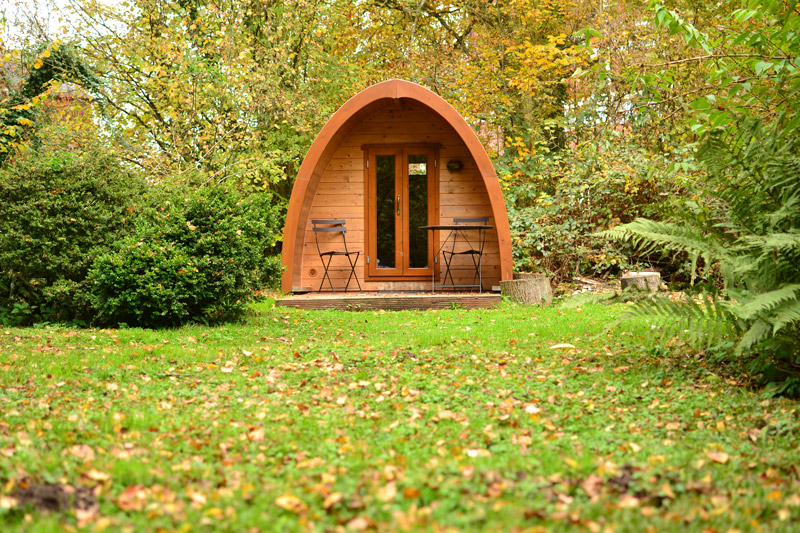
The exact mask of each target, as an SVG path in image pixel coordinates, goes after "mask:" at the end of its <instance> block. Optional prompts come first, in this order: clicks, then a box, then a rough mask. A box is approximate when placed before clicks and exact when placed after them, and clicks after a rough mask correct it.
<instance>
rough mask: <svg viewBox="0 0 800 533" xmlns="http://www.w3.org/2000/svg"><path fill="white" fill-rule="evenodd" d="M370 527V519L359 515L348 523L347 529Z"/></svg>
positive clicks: (360, 529) (361, 529) (358, 529)
mask: <svg viewBox="0 0 800 533" xmlns="http://www.w3.org/2000/svg"><path fill="white" fill-rule="evenodd" d="M368 527H369V521H368V520H367V519H366V518H364V517H363V516H357V517H355V518H353V519H352V520H350V521H349V522H348V523H347V529H349V530H351V531H364V530H365V529H367V528H368Z"/></svg>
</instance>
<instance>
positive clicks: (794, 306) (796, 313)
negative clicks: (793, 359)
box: [772, 299, 800, 335]
mask: <svg viewBox="0 0 800 533" xmlns="http://www.w3.org/2000/svg"><path fill="white" fill-rule="evenodd" d="M790 324H800V300H798V299H795V300H791V301H787V302H786V303H784V304H783V305H781V306H780V307H778V308H777V309H775V311H774V317H773V319H772V334H773V335H777V334H778V333H779V332H780V331H781V330H782V329H784V328H785V327H786V326H788V325H790Z"/></svg>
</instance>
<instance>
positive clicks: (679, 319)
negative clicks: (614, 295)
mask: <svg viewBox="0 0 800 533" xmlns="http://www.w3.org/2000/svg"><path fill="white" fill-rule="evenodd" d="M641 318H647V319H650V320H652V322H653V325H655V326H657V327H658V328H660V330H661V331H660V335H661V336H662V339H671V338H674V337H677V338H678V339H680V340H682V341H684V342H686V343H688V344H690V345H692V346H695V347H697V348H703V347H709V346H713V345H715V344H719V343H720V342H722V341H723V340H725V339H728V338H733V337H734V336H735V335H736V334H737V332H738V328H737V321H736V317H735V316H733V315H732V314H731V312H730V311H729V310H728V308H727V304H726V303H725V302H723V301H721V300H719V299H715V298H714V297H713V296H712V295H703V296H702V297H701V298H700V299H699V301H696V300H695V299H693V298H691V297H689V298H687V299H685V300H681V301H672V300H670V299H668V298H664V297H661V296H654V297H652V298H647V299H643V300H640V301H638V302H637V303H636V304H635V305H634V306H632V307H631V308H630V309H628V310H627V311H625V312H624V313H623V314H622V315H621V316H620V318H619V319H618V320H617V323H625V322H627V321H629V320H632V319H641Z"/></svg>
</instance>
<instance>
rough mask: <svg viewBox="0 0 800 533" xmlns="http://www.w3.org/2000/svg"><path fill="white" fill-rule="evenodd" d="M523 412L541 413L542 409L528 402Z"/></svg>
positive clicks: (530, 413)
mask: <svg viewBox="0 0 800 533" xmlns="http://www.w3.org/2000/svg"><path fill="white" fill-rule="evenodd" d="M525 412H526V413H528V414H529V415H535V414H538V413H541V412H542V410H541V409H539V408H538V407H537V406H536V404H532V403H529V404H528V405H526V406H525Z"/></svg>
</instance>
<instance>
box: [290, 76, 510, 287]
mask: <svg viewBox="0 0 800 533" xmlns="http://www.w3.org/2000/svg"><path fill="white" fill-rule="evenodd" d="M420 148H424V150H423V151H422V152H419V153H416V152H415V151H419V149H420ZM380 155H384V156H391V157H393V158H394V160H393V161H392V163H393V165H390V164H389V163H388V161H389V159H391V157H390V158H389V159H384V160H383V164H384V166H387V165H388V166H390V167H393V168H394V172H393V174H391V173H389V174H387V176H384V177H385V178H386V183H393V187H394V191H391V192H392V196H393V199H392V200H391V201H390V200H389V198H390V196H389V195H388V193H387V194H384V196H385V198H384V200H385V203H386V206H385V207H386V212H387V213H389V212H391V213H392V216H391V217H385V220H384V222H385V223H386V224H387V225H386V226H385V227H386V228H392V229H393V235H390V236H389V237H391V238H387V239H384V240H383V243H382V244H381V246H383V248H384V252H385V253H384V256H385V257H386V258H387V259H386V262H385V263H384V265H385V266H386V267H387V268H383V267H379V263H377V259H378V255H379V254H378V248H379V241H378V236H379V235H381V234H382V233H383V232H382V229H381V226H380V224H379V223H378V212H379V209H378V192H379V191H378V189H377V181H375V179H376V178H377V175H373V174H371V172H373V169H375V170H377V169H376V166H377V164H378V160H377V159H376V158H377V157H379V156H380ZM449 160H459V161H461V162H462V163H463V165H462V167H461V168H460V169H452V170H448V169H447V168H446V167H445V166H444V165H442V162H443V161H445V162H446V161H449ZM423 163H424V165H423ZM370 167H371V168H370ZM423 167H424V168H425V175H424V182H425V185H426V186H425V192H426V194H427V198H425V200H424V202H421V201H420V200H419V198H417V202H416V203H414V201H412V198H411V197H412V196H413V194H412V193H413V187H411V188H409V187H410V186H411V181H413V180H412V178H411V176H414V180H416V182H417V183H420V179H421V176H422V171H421V169H422V168H423ZM387 168H388V167H387ZM389 188H391V187H389ZM417 196H419V194H417ZM470 217H490V221H489V224H490V225H493V226H495V228H496V229H495V230H492V231H490V232H489V233H488V234H487V243H486V244H487V246H486V253H485V255H484V261H483V263H484V265H485V268H484V276H483V279H484V288H485V289H488V288H490V287H491V286H492V285H496V284H497V283H498V282H499V281H500V280H502V279H511V264H512V260H511V246H510V240H511V239H510V231H509V226H508V218H507V215H506V210H505V203H504V201H503V197H502V192H501V190H500V184H499V182H498V181H497V176H496V174H495V172H494V168H493V167H492V164H491V161H490V160H489V158H488V156H487V155H486V152H485V151H484V150H483V147H482V146H481V144H480V141H479V140H478V138H477V136H476V135H475V133H474V132H473V131H472V130H471V129H470V127H469V125H468V124H467V123H466V122H465V121H464V120H463V118H461V117H460V116H459V115H458V113H457V112H456V111H455V110H454V109H453V108H452V107H451V106H450V105H449V104H447V102H445V101H444V100H442V99H441V98H440V97H439V96H437V95H435V94H434V93H432V92H430V91H428V90H427V89H425V88H423V87H421V86H419V85H416V84H413V83H410V82H405V81H401V80H390V81H387V82H383V83H379V84H377V85H374V86H372V87H370V88H368V89H366V90H364V91H362V92H361V93H358V94H357V95H355V96H354V97H353V98H351V99H350V100H348V102H347V103H345V104H344V105H343V106H342V107H341V108H340V109H339V111H337V112H336V113H335V114H334V116H333V117H331V119H330V120H329V121H328V123H327V124H326V125H325V127H324V128H323V129H322V131H321V132H320V133H319V135H318V136H317V139H316V140H315V141H314V143H313V144H312V146H311V148H310V149H309V152H308V154H307V155H306V158H305V160H304V161H303V164H302V165H301V167H300V171H299V172H298V176H297V180H296V182H295V186H294V189H293V191H292V197H291V199H290V201H289V210H288V213H287V219H286V229H285V231H284V242H283V264H284V266H285V267H286V269H285V271H284V275H283V279H282V283H281V287H282V290H283V291H284V292H289V291H291V288H292V287H303V288H305V287H309V288H311V289H312V290H317V289H318V288H319V280H320V276H321V268H320V267H321V264H320V260H319V257H318V256H317V255H315V253H313V252H311V249H310V248H309V244H310V243H312V242H313V232H312V231H310V229H311V228H310V226H311V224H310V220H311V219H317V218H320V219H331V218H336V219H339V218H343V219H346V220H347V228H348V234H347V236H348V246H351V247H352V248H353V249H355V250H359V251H361V253H362V254H361V257H360V258H359V263H358V265H357V267H356V271H357V273H358V276H359V279H360V280H362V287H363V289H364V290H365V291H370V290H419V289H420V288H424V287H426V286H429V285H430V276H431V275H432V274H433V273H434V271H435V270H436V269H435V268H434V269H433V270H432V266H433V263H432V255H433V251H434V247H435V246H436V245H437V244H438V243H433V242H431V240H432V239H433V237H434V235H430V236H427V238H428V241H427V243H426V245H425V246H424V247H422V248H420V247H418V246H417V247H414V246H413V245H412V242H413V241H414V240H415V239H416V238H417V237H418V236H416V237H415V236H414V235H412V232H413V230H414V228H415V227H418V226H420V225H431V224H437V223H438V224H450V223H452V220H453V219H454V218H470ZM421 221H425V224H421ZM390 233H391V232H390ZM387 254H388V255H387ZM392 254H393V255H394V257H393V260H392ZM367 257H369V263H367ZM373 267H374V268H373ZM332 268H334V271H332V272H331V275H332V276H333V277H334V279H335V278H336V276H337V274H336V272H335V265H333V266H332ZM370 269H372V270H370ZM457 282H458V281H457Z"/></svg>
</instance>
